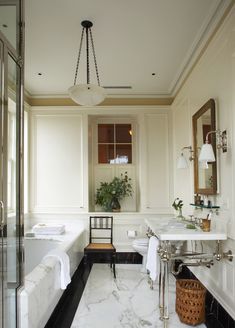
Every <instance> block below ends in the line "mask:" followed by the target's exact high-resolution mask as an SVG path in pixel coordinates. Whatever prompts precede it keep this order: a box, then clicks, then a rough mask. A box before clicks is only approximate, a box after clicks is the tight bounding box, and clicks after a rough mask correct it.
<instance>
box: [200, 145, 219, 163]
mask: <svg viewBox="0 0 235 328" xmlns="http://www.w3.org/2000/svg"><path fill="white" fill-rule="evenodd" d="M198 160H199V162H215V154H214V151H213V148H212V145H211V144H209V143H205V144H203V145H202V148H201V151H200V155H199V158H198Z"/></svg>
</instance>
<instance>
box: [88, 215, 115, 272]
mask: <svg viewBox="0 0 235 328" xmlns="http://www.w3.org/2000/svg"><path fill="white" fill-rule="evenodd" d="M101 254H102V256H103V257H104V258H103V260H105V261H106V259H107V257H108V260H109V261H110V267H111V268H113V275H114V278H116V272H115V262H116V248H115V247H114V246H113V217H112V216H90V229H89V244H88V245H87V246H86V247H85V248H84V262H85V264H87V263H88V261H89V260H90V259H91V258H92V261H93V262H95V260H97V258H98V257H99V256H100V255H101Z"/></svg>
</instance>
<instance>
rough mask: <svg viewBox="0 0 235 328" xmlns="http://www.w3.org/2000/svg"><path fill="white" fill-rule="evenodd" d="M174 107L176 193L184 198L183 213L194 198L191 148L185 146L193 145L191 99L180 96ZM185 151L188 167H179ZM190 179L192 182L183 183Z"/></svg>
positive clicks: (176, 195)
mask: <svg viewBox="0 0 235 328" xmlns="http://www.w3.org/2000/svg"><path fill="white" fill-rule="evenodd" d="M172 109H173V121H174V125H173V147H174V164H175V165H174V167H173V170H174V177H175V179H174V195H175V197H179V198H180V199H184V206H183V214H184V213H185V212H187V211H190V210H192V209H191V208H190V207H189V204H190V202H192V200H193V183H191V181H192V182H193V162H190V161H189V155H190V153H189V150H188V149H185V150H183V151H182V148H183V147H188V146H193V142H192V118H191V115H190V107H189V101H188V99H187V98H180V99H179V100H178V101H177V103H175V104H174V105H173V107H172ZM181 152H183V154H184V156H185V158H186V160H187V163H188V169H177V160H178V158H179V156H180V154H181ZM183 181H187V182H188V181H190V183H187V184H185V183H183Z"/></svg>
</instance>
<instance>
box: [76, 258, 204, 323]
mask: <svg viewBox="0 0 235 328" xmlns="http://www.w3.org/2000/svg"><path fill="white" fill-rule="evenodd" d="M140 270H141V265H140V264H117V265H116V274H117V279H116V280H114V279H113V274H112V272H111V270H110V267H109V264H101V263H96V264H94V265H93V267H92V270H91V273H90V275H89V278H88V281H87V284H86V287H85V290H84V292H83V295H82V298H81V301H80V303H79V306H78V309H77V311H76V313H75V316H74V319H73V322H72V325H71V327H72V328H122V327H125V328H127V327H128V328H143V327H145V328H146V327H154V328H161V327H163V322H162V321H161V320H160V319H159V310H158V286H157V284H154V288H153V290H151V289H150V287H149V284H148V280H147V275H146V274H145V273H142V272H141V271H140ZM169 303H170V320H169V324H168V327H169V328H176V327H181V328H183V327H190V326H188V325H186V324H183V323H182V322H180V320H179V318H178V315H177V314H176V313H175V278H174V277H173V276H170V291H169ZM197 327H198V328H203V327H206V326H205V325H204V324H201V325H198V326H197Z"/></svg>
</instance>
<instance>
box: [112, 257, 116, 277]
mask: <svg viewBox="0 0 235 328" xmlns="http://www.w3.org/2000/svg"><path fill="white" fill-rule="evenodd" d="M112 263H113V276H114V279H116V269H115V263H116V253H113V256H112Z"/></svg>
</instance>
